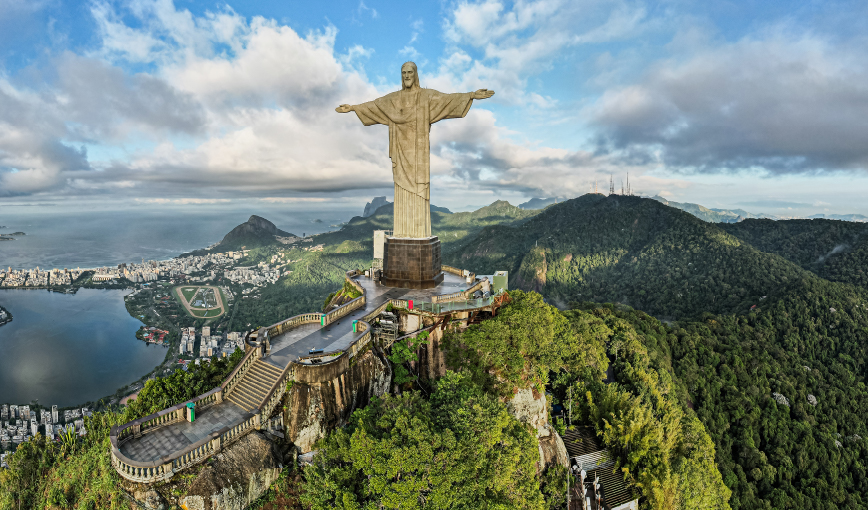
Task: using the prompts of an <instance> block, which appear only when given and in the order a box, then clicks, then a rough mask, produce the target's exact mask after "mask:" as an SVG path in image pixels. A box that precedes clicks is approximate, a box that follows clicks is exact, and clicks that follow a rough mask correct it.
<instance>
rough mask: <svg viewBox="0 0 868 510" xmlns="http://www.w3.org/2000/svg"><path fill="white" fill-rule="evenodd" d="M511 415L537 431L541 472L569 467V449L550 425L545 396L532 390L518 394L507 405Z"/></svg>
mask: <svg viewBox="0 0 868 510" xmlns="http://www.w3.org/2000/svg"><path fill="white" fill-rule="evenodd" d="M506 408H507V410H508V411H509V414H511V415H513V416H514V417H515V418H516V419H517V420H518V421H520V422H522V423H524V424H526V425H529V426H531V427H532V428H533V429H534V430H536V436H537V439H538V440H539V456H540V461H539V464H538V467H539V470H540V471H542V470H544V469H546V468H549V467H551V466H553V465H555V464H557V465H561V466H564V467H568V466H569V456H568V455H567V447H566V445H564V440H563V439H561V436H560V434H558V432H557V431H556V430H555V429H554V428H552V427H551V425H549V418H548V417H549V411H548V403H547V402H546V397H545V395H539V394H534V391H533V390H531V389H522V390H518V392H516V394H515V396H513V397H512V399H510V400H509V401H508V402H507V403H506Z"/></svg>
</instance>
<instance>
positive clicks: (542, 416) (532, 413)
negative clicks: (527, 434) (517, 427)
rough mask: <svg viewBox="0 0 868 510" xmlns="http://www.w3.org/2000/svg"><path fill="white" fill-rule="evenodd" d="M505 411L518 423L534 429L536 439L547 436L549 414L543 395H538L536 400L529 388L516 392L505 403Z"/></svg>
mask: <svg viewBox="0 0 868 510" xmlns="http://www.w3.org/2000/svg"><path fill="white" fill-rule="evenodd" d="M506 409H507V410H508V411H509V414H511V415H513V416H515V418H516V419H517V420H518V421H520V422H522V423H525V424H527V425H530V426H531V427H533V428H534V429H536V431H537V436H538V437H544V436H548V435H549V429H548V427H547V425H548V419H549V418H548V416H549V413H548V405H547V402H546V398H545V396H544V395H539V396H538V398H537V396H535V395H534V394H533V390H531V389H529V388H528V389H521V390H518V392H516V394H515V396H513V397H512V398H511V399H510V400H509V401H507V403H506Z"/></svg>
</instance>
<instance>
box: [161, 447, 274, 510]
mask: <svg viewBox="0 0 868 510" xmlns="http://www.w3.org/2000/svg"><path fill="white" fill-rule="evenodd" d="M282 468H283V463H282V455H281V454H280V453H279V452H278V451H277V448H276V447H275V445H274V443H272V442H271V441H269V440H268V439H266V438H265V436H263V435H262V434H260V433H258V432H251V433H250V434H247V435H246V436H244V437H243V438H241V439H240V440H238V442H237V443H235V444H234V445H232V446H230V447H229V448H228V449H227V450H226V451H225V452H223V453H219V454H217V455H216V456H215V461H214V462H213V463H211V464H210V465H208V466H206V467H205V468H204V469H202V471H200V472H199V476H197V477H196V479H195V480H193V483H192V484H190V488H189V489H188V490H187V495H186V496H183V497H181V498H180V499H179V501H178V503H179V506H181V508H186V509H187V510H244V509H245V508H247V507H248V506H249V505H250V504H251V503H253V502H254V501H256V499H257V498H259V496H261V495H262V494H263V493H264V492H265V491H266V490H268V487H269V486H270V485H271V484H272V483H273V482H274V481H275V480H277V477H278V476H280V470H281V469H282Z"/></svg>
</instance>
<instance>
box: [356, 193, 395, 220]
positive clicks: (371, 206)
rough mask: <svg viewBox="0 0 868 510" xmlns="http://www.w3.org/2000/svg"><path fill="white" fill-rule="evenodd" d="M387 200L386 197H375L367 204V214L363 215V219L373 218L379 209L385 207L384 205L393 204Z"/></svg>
mask: <svg viewBox="0 0 868 510" xmlns="http://www.w3.org/2000/svg"><path fill="white" fill-rule="evenodd" d="M391 203H392V202H389V201H388V200H386V197H374V199H373V200H372V201H370V202H368V203H367V204H365V212H364V213H362V218H367V217H368V216H373V215H374V213H375V212H377V209H379V208H380V207H383V206H384V205H388V204H391Z"/></svg>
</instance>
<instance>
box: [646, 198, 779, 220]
mask: <svg viewBox="0 0 868 510" xmlns="http://www.w3.org/2000/svg"><path fill="white" fill-rule="evenodd" d="M650 198H651V199H652V200H656V201H658V202H660V203H661V204H666V205H668V206H669V207H674V208H676V209H681V210H682V211H687V212H689V213H690V214H692V215H694V216H696V217H697V218H699V219H701V220H703V221H707V222H710V223H736V222H738V221H741V220H743V219H745V218H772V219H774V217H772V216H768V215H765V214H759V215H757V214H753V213H749V212H747V211H745V210H744V209H709V208H708V207H704V206H701V205H699V204H691V203H687V202H672V201H670V200H666V199H665V198H663V197H661V196H653V197H650Z"/></svg>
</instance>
